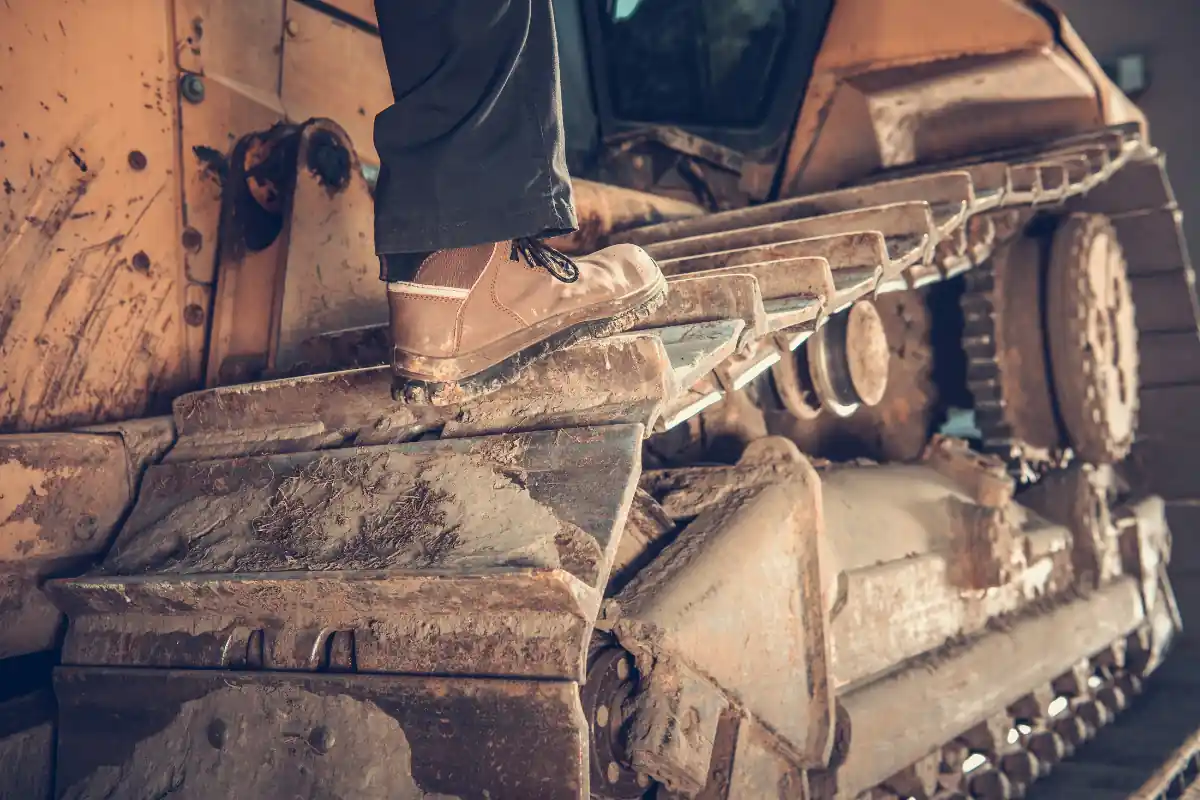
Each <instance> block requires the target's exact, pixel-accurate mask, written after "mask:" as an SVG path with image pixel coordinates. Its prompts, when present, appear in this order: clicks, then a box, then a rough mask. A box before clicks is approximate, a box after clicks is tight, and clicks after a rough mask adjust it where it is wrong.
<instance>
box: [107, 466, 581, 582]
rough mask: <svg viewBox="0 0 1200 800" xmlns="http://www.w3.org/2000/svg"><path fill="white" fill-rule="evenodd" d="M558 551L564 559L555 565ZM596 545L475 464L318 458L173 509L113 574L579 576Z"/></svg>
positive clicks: (125, 551)
mask: <svg viewBox="0 0 1200 800" xmlns="http://www.w3.org/2000/svg"><path fill="white" fill-rule="evenodd" d="M560 554H562V555H561V556H560ZM599 555H600V553H599V545H598V544H597V543H596V542H595V540H594V539H593V538H592V537H591V536H589V535H587V534H586V533H585V532H584V531H582V530H580V529H579V528H577V527H576V526H574V525H572V524H570V523H567V522H564V521H562V520H560V519H559V518H558V517H557V516H555V514H554V513H553V512H552V511H551V510H550V509H549V508H547V507H546V506H544V505H543V504H542V503H540V502H538V501H537V500H535V499H534V498H533V497H531V496H530V494H529V492H528V491H527V490H526V489H525V488H524V487H523V486H522V485H521V483H520V482H519V481H516V480H514V479H513V478H511V477H510V476H508V475H506V474H504V473H503V472H502V471H500V470H497V469H496V468H495V467H494V466H492V465H490V464H488V463H486V462H484V461H483V460H482V459H479V458H478V457H473V456H470V455H463V454H458V453H451V452H442V453H435V454H430V455H422V456H414V455H408V454H403V453H396V452H386V453H356V454H353V455H340V454H339V455H323V456H320V457H318V458H315V459H314V460H312V461H309V462H307V463H305V464H303V465H300V466H297V467H296V468H294V469H292V470H290V471H289V472H288V473H286V474H281V475H278V476H277V477H275V478H274V479H273V480H271V481H269V482H268V483H267V484H266V485H263V484H262V483H261V482H259V483H258V484H257V485H254V484H251V485H246V484H243V485H242V486H234V487H233V488H232V491H229V492H227V493H224V494H213V493H206V494H204V495H201V496H199V497H195V498H192V499H190V500H186V501H184V502H182V503H180V504H179V505H177V506H175V507H174V508H173V509H172V510H171V511H170V512H169V513H167V514H166V515H165V516H164V517H161V518H160V519H158V520H157V521H156V522H154V523H152V524H151V525H148V526H147V527H146V528H145V529H143V530H142V531H139V532H138V534H137V535H136V536H134V537H132V539H131V540H130V541H128V542H126V543H123V545H122V547H121V548H120V549H119V551H117V552H115V553H114V554H113V557H112V558H110V559H109V562H108V563H107V564H106V565H105V566H106V567H107V569H108V571H109V572H117V573H120V574H130V573H131V572H174V573H185V574H194V573H214V572H278V571H295V570H361V569H438V570H474V569H479V568H485V567H546V568H558V567H566V568H568V569H572V568H573V567H577V566H580V565H582V564H586V563H587V562H589V561H591V560H592V558H599Z"/></svg>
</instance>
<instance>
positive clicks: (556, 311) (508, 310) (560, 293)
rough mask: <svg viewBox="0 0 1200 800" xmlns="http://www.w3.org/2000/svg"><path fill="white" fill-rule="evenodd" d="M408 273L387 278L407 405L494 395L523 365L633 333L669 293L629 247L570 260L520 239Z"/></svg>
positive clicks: (443, 256) (444, 253)
mask: <svg viewBox="0 0 1200 800" xmlns="http://www.w3.org/2000/svg"><path fill="white" fill-rule="evenodd" d="M387 258H389V257H387V256H385V259H387ZM413 267H415V268H414V269H412V277H411V279H410V280H399V281H398V280H389V281H388V304H389V307H390V310H391V317H392V344H393V350H392V352H393V358H392V365H393V369H394V370H395V373H396V378H397V381H396V395H397V398H398V399H400V398H403V399H404V400H406V401H408V402H411V403H431V404H433V405H450V404H453V403H457V402H462V401H464V400H467V399H469V398H470V397H472V396H476V395H479V394H484V393H486V392H489V391H493V390H495V389H497V388H499V387H501V386H503V385H505V384H507V383H510V382H511V381H512V380H513V379H514V378H515V377H516V376H517V374H518V373H519V371H520V370H521V368H523V367H525V366H527V365H528V364H529V363H530V362H531V361H534V360H536V359H539V358H542V357H543V356H545V355H547V354H549V353H552V352H555V351H557V350H561V349H563V348H565V347H567V346H569V345H571V344H573V343H575V342H577V341H579V340H581V339H585V338H594V337H599V336H606V335H608V334H611V333H616V332H618V331H623V330H626V329H628V328H630V327H632V326H633V325H635V324H636V323H637V322H638V320H640V319H643V318H644V317H645V316H646V315H648V314H649V313H650V312H651V311H653V310H654V309H655V308H657V307H658V306H659V304H661V303H662V301H663V299H664V298H665V297H666V293H667V283H666V280H665V279H664V278H663V276H662V273H661V272H660V271H659V269H658V265H657V264H655V263H654V259H652V258H650V256H649V255H647V254H646V252H645V251H644V250H642V249H641V248H640V247H637V246H636V245H631V244H619V245H614V246H613V247H608V248H605V249H604V250H601V251H599V252H597V253H593V254H592V255H589V256H583V257H580V258H577V259H572V258H570V257H568V256H566V255H564V254H563V253H560V252H558V251H557V250H555V249H554V248H552V247H550V246H549V245H547V244H545V243H544V242H541V241H539V240H537V239H518V240H516V241H512V242H500V243H497V244H483V245H476V246H474V247H463V248H457V249H454V250H441V251H438V252H435V253H432V254H430V255H429V256H428V257H426V258H424V259H423V260H420V261H419V262H417V263H415V264H413ZM389 272H393V274H391V275H390V278H394V277H395V274H394V271H393V270H391V269H389Z"/></svg>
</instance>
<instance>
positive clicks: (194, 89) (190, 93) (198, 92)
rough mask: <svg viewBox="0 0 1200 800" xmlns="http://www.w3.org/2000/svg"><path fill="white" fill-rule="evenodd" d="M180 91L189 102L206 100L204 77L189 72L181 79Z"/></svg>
mask: <svg viewBox="0 0 1200 800" xmlns="http://www.w3.org/2000/svg"><path fill="white" fill-rule="evenodd" d="M179 93H180V94H181V95H183V99H184V100H187V101H188V102H189V103H202V102H204V78H202V77H200V76H199V75H195V74H192V73H188V74H187V75H184V76H183V77H182V78H181V79H180V80H179Z"/></svg>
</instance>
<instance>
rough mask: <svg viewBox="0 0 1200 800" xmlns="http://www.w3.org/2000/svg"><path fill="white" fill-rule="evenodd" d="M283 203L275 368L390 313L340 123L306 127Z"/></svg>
mask: <svg viewBox="0 0 1200 800" xmlns="http://www.w3.org/2000/svg"><path fill="white" fill-rule="evenodd" d="M300 8H304V7H303V6H301V7H300ZM305 13H315V12H312V11H309V10H307V9H305ZM286 208H287V214H288V216H289V219H288V220H287V221H286V222H285V223H284V226H285V227H284V230H285V231H286V235H287V237H288V248H287V261H286V265H285V267H284V273H283V277H282V284H281V288H280V289H279V295H278V296H277V297H276V298H275V299H276V302H277V303H278V304H279V322H278V330H276V331H273V332H272V334H273V335H272V339H271V351H270V353H269V355H268V359H267V363H268V367H269V368H270V369H272V370H275V371H279V372H286V371H287V370H289V369H291V368H292V367H293V366H295V364H296V363H297V361H298V359H299V355H300V353H299V348H300V347H301V344H302V343H303V342H305V341H306V340H308V339H312V338H314V337H316V336H319V335H321V334H326V333H330V332H333V331H338V330H342V329H345V328H352V327H360V326H365V325H377V324H383V323H386V322H387V319H388V310H387V296H386V292H384V291H383V286H382V285H381V284H380V282H379V259H378V257H377V256H376V255H375V239H374V235H373V226H374V208H375V202H374V199H373V198H372V197H371V190H370V188H369V187H368V185H367V181H366V179H365V178H364V177H363V174H362V165H361V163H360V162H359V159H358V156H357V155H355V153H354V144H353V142H352V141H351V139H350V137H349V136H348V135H347V133H346V132H345V131H344V130H342V129H341V128H340V127H338V125H337V124H335V123H333V122H330V121H328V120H316V121H313V122H311V123H309V124H307V125H305V126H304V128H303V132H302V133H301V134H300V141H299V142H298V145H297V151H296V163H295V182H294V187H293V189H292V195H291V198H290V202H289V203H288V204H287V205H286ZM316 220H320V223H319V224H316V223H315V222H314V221H316Z"/></svg>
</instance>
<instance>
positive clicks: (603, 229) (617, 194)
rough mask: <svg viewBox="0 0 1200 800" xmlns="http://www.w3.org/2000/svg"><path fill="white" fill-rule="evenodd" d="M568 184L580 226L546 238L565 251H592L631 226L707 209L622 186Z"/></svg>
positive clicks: (674, 217)
mask: <svg viewBox="0 0 1200 800" xmlns="http://www.w3.org/2000/svg"><path fill="white" fill-rule="evenodd" d="M571 185H572V187H573V190H574V203H575V214H576V217H577V218H578V220H579V229H578V230H576V231H575V232H574V233H569V234H566V235H565V236H558V237H556V238H553V239H550V240H549V241H550V244H552V245H553V246H555V247H557V248H559V249H560V250H562V251H563V252H564V253H571V254H579V255H582V254H586V253H593V252H595V251H596V250H599V249H600V248H602V247H604V246H605V245H607V244H609V242H610V241H615V238H614V237H619V236H620V234H622V233H623V232H625V231H628V230H630V229H633V228H640V227H643V226H647V225H657V224H659V223H663V222H669V221H672V220H679V219H690V218H692V217H698V216H701V215H703V214H704V213H706V211H705V209H704V208H703V207H701V206H698V205H696V204H695V203H689V202H687V201H685V200H678V199H675V198H673V197H662V196H661V195H656V194H650V193H649V192H639V191H637V190H635V189H626V188H624V187H621V186H612V185H609V184H605V183H596V182H594V181H585V180H573V181H572V182H571Z"/></svg>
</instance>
